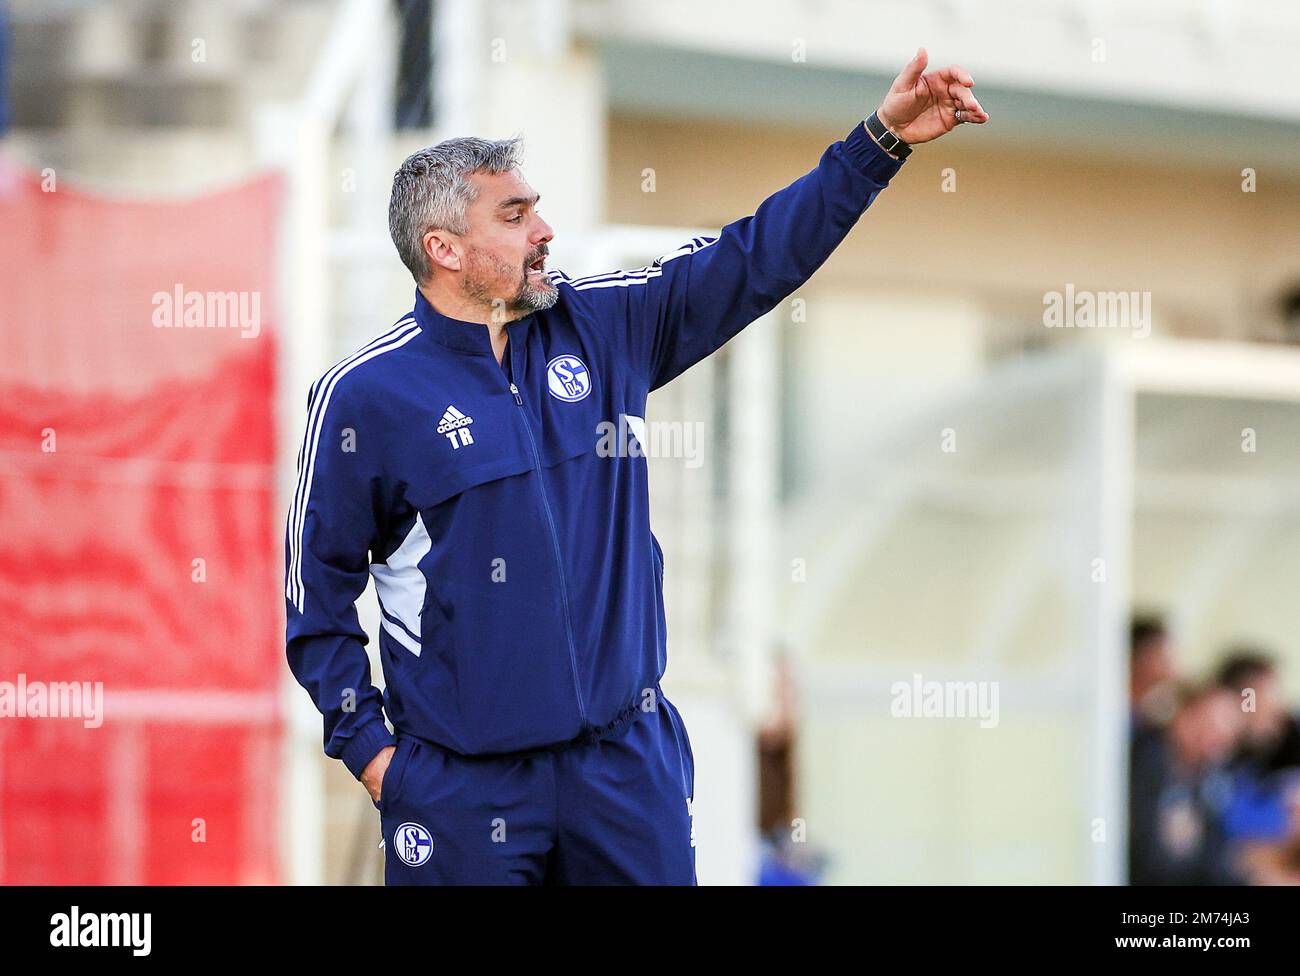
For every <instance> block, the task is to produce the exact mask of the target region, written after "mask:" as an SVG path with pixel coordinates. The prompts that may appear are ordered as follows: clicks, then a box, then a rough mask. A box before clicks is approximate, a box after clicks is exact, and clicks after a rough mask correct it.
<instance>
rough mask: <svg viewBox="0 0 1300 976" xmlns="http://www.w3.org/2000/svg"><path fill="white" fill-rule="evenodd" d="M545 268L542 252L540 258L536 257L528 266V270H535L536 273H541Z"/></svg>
mask: <svg viewBox="0 0 1300 976" xmlns="http://www.w3.org/2000/svg"><path fill="white" fill-rule="evenodd" d="M545 268H546V255H545V254H543V255H542V256H541V257H540V258H538V259H537V260H536V261H534V262H533V263H532V264H530V265H529V266H528V270H529V271H536V272H537V273H538V274H541V273H542V272H543V271H544V270H545Z"/></svg>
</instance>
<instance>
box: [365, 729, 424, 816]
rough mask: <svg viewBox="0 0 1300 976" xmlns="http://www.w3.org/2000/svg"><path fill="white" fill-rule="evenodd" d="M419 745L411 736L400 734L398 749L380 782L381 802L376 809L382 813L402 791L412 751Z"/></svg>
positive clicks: (376, 805)
mask: <svg viewBox="0 0 1300 976" xmlns="http://www.w3.org/2000/svg"><path fill="white" fill-rule="evenodd" d="M418 746H419V743H418V742H417V741H416V740H415V739H413V738H411V737H410V736H403V735H398V737H397V749H396V751H395V752H394V753H393V758H392V759H390V760H389V761H388V768H387V769H385V770H384V778H383V780H382V781H381V782H380V784H379V802H378V803H376V804H375V809H376V810H378V811H379V812H380V813H383V812H384V811H385V810H387V809H388V808H389V807H391V806H392V804H393V801H394V800H395V799H396V798H397V796H398V794H399V792H400V791H401V788H402V780H403V779H404V778H405V776H406V768H407V766H408V765H410V756H411V753H412V752H413V751H414V750H415V749H416V748H417V747H418Z"/></svg>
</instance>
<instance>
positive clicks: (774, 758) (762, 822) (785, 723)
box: [758, 651, 825, 885]
mask: <svg viewBox="0 0 1300 976" xmlns="http://www.w3.org/2000/svg"><path fill="white" fill-rule="evenodd" d="M775 680H776V696H775V702H774V708H773V710H772V713H771V715H769V716H768V718H767V720H766V721H765V722H764V723H763V724H762V726H761V727H760V729H759V733H758V804H759V806H758V827H759V832H760V835H761V837H762V848H761V858H760V863H759V874H758V883H759V884H760V885H815V884H817V883H818V882H819V880H820V879H821V875H822V872H823V871H824V869H825V858H824V857H822V855H821V853H820V852H818V851H816V850H813V849H811V848H810V847H809V845H808V844H807V843H806V842H805V838H804V836H803V828H802V826H801V824H800V823H799V822H798V820H797V818H796V817H795V810H794V798H795V729H796V725H797V722H796V718H797V715H796V697H795V682H794V674H793V670H792V668H791V665H790V659H789V656H788V654H787V653H786V652H785V651H780V652H778V653H777V655H776V660H775Z"/></svg>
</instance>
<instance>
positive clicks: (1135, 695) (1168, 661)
mask: <svg viewBox="0 0 1300 976" xmlns="http://www.w3.org/2000/svg"><path fill="white" fill-rule="evenodd" d="M1172 644H1173V642H1172V640H1171V639H1170V636H1169V630H1168V628H1166V627H1165V622H1164V621H1163V620H1162V619H1161V618H1160V617H1156V616H1147V615H1141V616H1135V617H1134V618H1133V620H1132V622H1131V623H1130V625H1129V706H1130V711H1129V714H1130V733H1131V734H1132V735H1138V734H1140V733H1142V732H1144V731H1145V730H1147V729H1149V728H1158V727H1160V726H1162V725H1164V724H1165V723H1166V722H1168V721H1169V718H1170V713H1171V712H1172V710H1173V704H1174V701H1173V697H1174V683H1175V677H1176V672H1175V669H1174V654H1173V647H1172Z"/></svg>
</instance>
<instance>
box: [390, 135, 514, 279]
mask: <svg viewBox="0 0 1300 976" xmlns="http://www.w3.org/2000/svg"><path fill="white" fill-rule="evenodd" d="M522 148H523V142H522V140H521V139H520V138H519V137H518V136H515V137H514V138H512V139H479V138H477V137H475V136H462V137H460V138H457V139H447V140H445V141H443V142H440V143H438V144H437V145H436V146H430V147H429V148H428V149H421V150H420V151H419V152H416V153H412V154H411V155H409V156H407V157H406V161H405V162H403V163H402V165H401V166H400V167H399V168H398V170H397V172H396V173H394V174H393V195H392V196H391V197H390V198H389V202H388V233H389V235H390V236H391V237H392V238H393V244H394V245H396V247H397V253H398V254H399V255H401V258H402V263H403V264H404V265H406V267H407V268H408V269H409V270H410V272H411V275H412V277H414V278H415V281H416V284H421V283H423V282H424V281H427V280H428V278H429V276H430V275H432V274H433V262H432V261H431V260H429V255H428V254H426V253H425V250H424V235H425V234H427V233H428V232H429V231H430V230H435V229H445V230H449V231H451V232H452V233H453V234H467V233H469V222H468V220H467V217H466V215H467V212H468V210H469V205H470V204H471V203H473V202H474V201H475V199H477V197H478V191H477V190H475V188H474V184H473V183H471V182H470V180H469V174H471V173H479V172H483V173H491V174H496V173H508V172H510V171H511V170H513V169H515V168H517V167H518V166H519V156H520V153H521V151H522Z"/></svg>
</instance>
